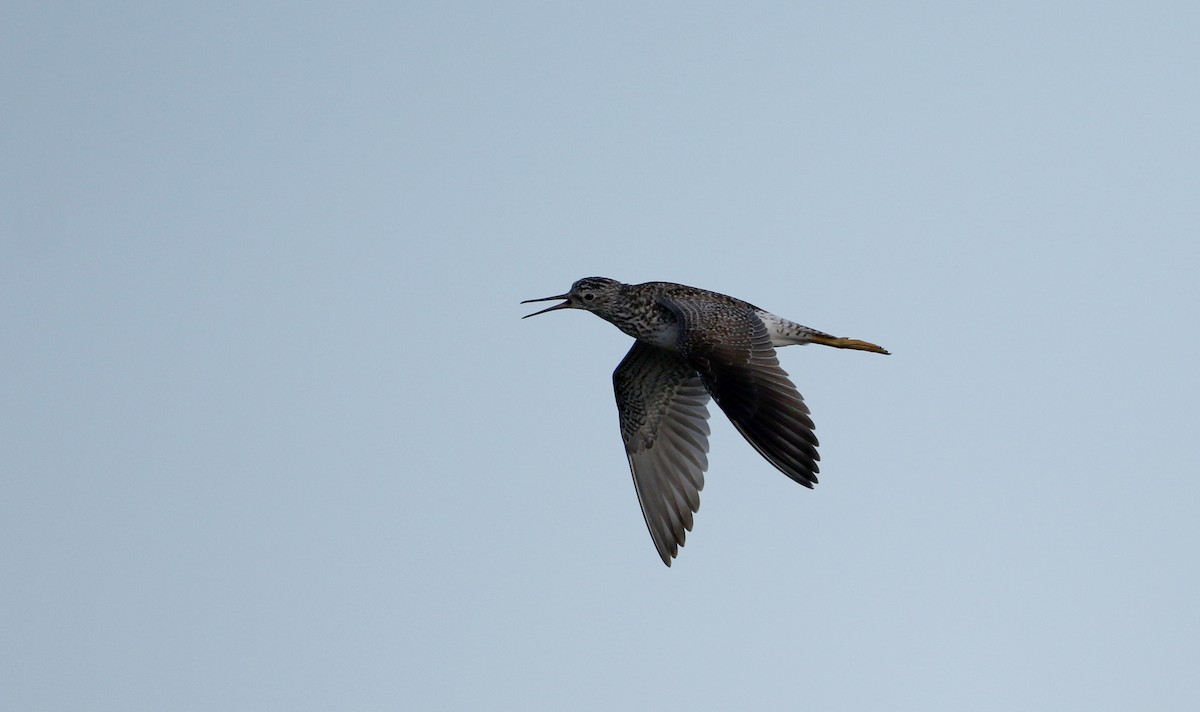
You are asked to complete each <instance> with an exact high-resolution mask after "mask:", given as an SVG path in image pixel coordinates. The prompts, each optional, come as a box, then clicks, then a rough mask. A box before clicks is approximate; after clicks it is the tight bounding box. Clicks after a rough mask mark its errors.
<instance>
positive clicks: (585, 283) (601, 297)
mask: <svg viewBox="0 0 1200 712" xmlns="http://www.w3.org/2000/svg"><path fill="white" fill-rule="evenodd" d="M622 286H624V285H622V284H621V283H620V282H618V281H617V280H615V279H608V278H607V277H584V278H583V279H581V280H579V281H577V282H575V284H572V285H571V291H569V292H567V293H566V294H559V295H556V296H553V297H542V298H541V299H526V300H525V301H523V302H521V303H522V304H528V303H530V302H548V301H551V300H553V299H565V300H566V301H564V302H563V303H562V304H555V305H554V306H552V307H549V308H547V309H543V310H541V311H536V312H534V313H532V314H526V315H525V316H523V317H521V318H522V319H528V318H529V317H531V316H537V315H538V314H545V313H546V312H552V311H556V310H558V309H583V310H584V311H590V312H595V313H598V314H601V315H603V314H604V313H605V311H606V310H607V309H609V308H611V307H612V306H613V305H615V304H616V303H617V300H618V299H619V297H620V291H621V287H622Z"/></svg>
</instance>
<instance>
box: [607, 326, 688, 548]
mask: <svg viewBox="0 0 1200 712" xmlns="http://www.w3.org/2000/svg"><path fill="white" fill-rule="evenodd" d="M613 390H614V391H615V392H616V397H617V411H618V413H619V415H620V418H621V438H622V439H623V440H624V441H625V454H626V455H627V456H628V457H629V469H630V470H632V472H633V485H634V487H635V488H636V489H637V495H638V502H639V503H641V505H642V516H644V517H645V518H646V527H647V528H649V529H650V538H652V539H653V540H654V546H655V548H656V549H658V555H659V556H661V557H662V560H663V563H664V564H666V565H667V566H670V565H671V559H672V558H674V557H675V556H676V555H677V554H678V553H679V547H680V546H683V540H684V537H685V536H686V532H688V531H691V529H692V513H693V512H695V511H697V510H698V509H699V508H700V490H701V489H703V488H704V471H705V470H707V469H708V455H707V453H708V432H709V431H708V408H707V407H706V404H707V403H708V391H706V390H705V388H704V384H703V383H701V382H700V376H699V374H697V373H696V370H695V369H694V368H692V367H691V366H689V365H688V364H687V362H686V361H684V360H683V358H681V357H680V355H679V354H677V353H674V352H672V351H667V350H665V349H660V348H658V347H656V346H650V345H647V344H643V343H641V342H635V343H634V345H633V348H631V349H630V350H629V353H628V354H626V355H625V358H624V359H623V360H622V361H621V365H619V366H617V370H616V371H614V372H613Z"/></svg>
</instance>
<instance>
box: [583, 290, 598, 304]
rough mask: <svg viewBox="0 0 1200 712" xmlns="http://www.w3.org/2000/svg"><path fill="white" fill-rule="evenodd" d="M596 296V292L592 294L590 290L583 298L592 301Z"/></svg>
mask: <svg viewBox="0 0 1200 712" xmlns="http://www.w3.org/2000/svg"><path fill="white" fill-rule="evenodd" d="M595 298H596V295H595V294H592V293H591V292H588V293H587V294H585V295H583V300H584V301H585V302H590V301H592V300H593V299H595Z"/></svg>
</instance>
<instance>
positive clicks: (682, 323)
mask: <svg viewBox="0 0 1200 712" xmlns="http://www.w3.org/2000/svg"><path fill="white" fill-rule="evenodd" d="M555 299H562V300H564V301H563V302H562V303H560V304H555V305H554V306H552V307H549V308H548V309H543V310H541V311H538V312H534V313H533V314H527V315H526V316H524V317H522V318H528V317H531V316H537V315H538V314H545V313H546V312H552V311H557V310H559V309H582V310H584V311H589V312H591V313H593V314H595V315H596V316H598V317H600V318H601V319H604V320H605V321H607V322H609V323H611V324H612V325H614V326H616V327H617V328H618V329H620V330H621V331H623V332H625V333H626V334H628V335H630V336H632V337H633V338H634V339H636V341H634V343H633V348H631V349H630V350H629V353H628V354H626V355H625V358H624V359H623V360H622V361H621V363H620V365H619V366H617V370H616V371H614V372H613V389H614V391H615V392H616V398H617V412H618V415H619V417H620V425H621V439H622V440H624V442H625V454H626V456H627V457H628V458H629V468H630V470H632V472H633V484H634V488H635V489H636V490H637V496H638V502H639V503H640V504H641V506H642V516H643V517H645V519H646V526H647V528H648V529H649V530H650V538H651V539H653V540H654V546H655V548H656V549H657V550H658V555H659V556H660V557H662V560H663V563H664V564H666V565H667V566H670V565H671V560H672V559H673V558H675V557H676V556H677V555H678V554H679V547H681V546H683V542H684V538H685V536H686V533H687V532H689V531H691V530H692V523H693V519H692V515H693V514H694V513H695V512H696V511H698V510H699V508H700V490H701V489H703V487H704V472H705V470H707V469H708V455H707V453H708V434H709V428H708V407H707V404H708V399H709V397H712V399H713V400H715V401H716V402H717V405H718V406H719V407H720V408H721V410H723V411H724V412H725V415H726V416H728V417H729V420H730V421H732V422H733V426H734V427H735V428H737V430H738V432H740V433H741V434H742V436H743V437H744V438H746V440H747V441H748V442H749V443H750V444H751V445H752V446H754V449H755V450H757V451H758V453H759V454H760V455H762V456H763V457H764V458H766V460H767V462H769V463H771V464H772V465H774V466H775V467H776V468H777V469H778V470H779V471H780V472H782V473H783V474H785V475H787V476H788V477H790V478H792V479H793V480H795V481H796V482H799V483H800V484H802V485H804V486H805V487H809V488H811V487H812V486H813V485H815V484H816V483H817V472H818V467H817V461H818V460H819V459H821V458H820V455H819V454H818V453H817V437H816V436H815V435H814V434H813V421H812V418H810V417H809V409H808V406H807V405H805V403H804V398H803V396H801V395H800V393H799V391H797V390H796V386H795V385H794V384H793V383H792V382H791V380H790V379H789V378H788V375H787V373H786V372H785V371H784V370H783V368H781V367H780V365H779V359H778V358H777V357H776V354H775V349H776V347H779V346H789V345H791V344H822V345H824V346H833V347H835V348H839V349H857V350H859V351H871V352H873V353H878V354H887V353H888V351H887V350H886V349H884V348H882V347H880V346H876V345H875V344H871V343H868V342H866V341H859V340H858V339H845V338H841V337H837V336H832V335H830V334H826V333H825V332H823V331H817V330H816V329H810V328H809V327H807V326H801V325H800V324H797V323H795V322H793V321H788V320H787V319H784V318H782V317H778V316H775V315H774V314H772V313H770V312H768V311H765V310H763V309H759V308H758V307H756V306H754V305H753V304H750V303H748V302H744V301H742V300H741V299H736V298H734V297H730V296H726V295H724V294H718V293H717V292H710V291H708V290H707V289H699V288H697V287H689V286H687V285H683V284H673V283H671V282H646V283H644V284H623V283H621V282H618V281H617V280H615V279H608V278H606V277H586V278H584V279H581V280H579V281H577V282H575V284H573V285H571V291H569V292H567V293H566V294H559V295H557V296H553V297H543V298H541V299H527V300H525V301H523V302H521V303H522V304H528V303H530V302H545V301H551V300H555Z"/></svg>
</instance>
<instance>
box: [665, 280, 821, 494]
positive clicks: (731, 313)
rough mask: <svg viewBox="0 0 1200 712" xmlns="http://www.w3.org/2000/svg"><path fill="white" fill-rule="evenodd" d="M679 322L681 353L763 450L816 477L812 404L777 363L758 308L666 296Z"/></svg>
mask: <svg viewBox="0 0 1200 712" xmlns="http://www.w3.org/2000/svg"><path fill="white" fill-rule="evenodd" d="M663 304H664V305H665V306H666V307H668V308H669V309H670V310H671V311H672V312H673V313H674V314H675V317H676V318H677V319H678V320H679V322H680V327H681V328H680V330H679V334H680V335H679V350H680V354H681V355H682V356H683V357H684V358H685V359H687V362H688V364H689V365H691V366H692V367H693V368H695V369H696V370H697V371H699V373H700V377H701V379H702V380H703V382H704V386H705V388H707V389H708V392H709V393H710V394H712V397H713V399H714V400H715V401H716V402H717V405H719V406H720V407H721V410H723V411H725V415H727V416H729V419H730V420H731V421H733V425H734V427H736V428H737V429H738V432H740V433H741V434H742V436H743V437H745V438H746V440H748V441H749V442H750V444H751V445H753V446H754V449H755V450H758V452H759V454H761V455H762V456H763V457H765V458H766V459H767V461H768V462H770V463H771V464H772V465H774V466H775V467H777V468H778V469H779V470H780V471H781V472H783V474H785V475H787V476H788V477H791V478H792V479H793V480H795V481H797V482H799V483H800V484H802V485H804V486H805V487H812V486H813V485H814V484H816V482H817V472H818V470H819V468H818V467H817V460H819V459H821V458H820V455H818V454H817V437H816V435H814V434H813V422H812V418H810V417H809V410H808V406H807V405H805V403H804V397H803V396H801V395H800V393H799V391H797V390H796V386H795V385H794V384H792V382H791V380H789V379H788V375H787V373H786V372H785V371H784V370H783V369H782V368H781V367H780V366H779V359H778V358H776V356H775V347H773V346H772V345H771V336H770V334H769V333H768V332H767V328H766V326H765V325H764V324H763V322H762V319H760V318H759V317H758V315H757V314H756V313H755V312H754V308H753V307H751V306H750V305H745V307H744V308H740V307H738V306H732V305H729V304H724V303H715V302H711V301H700V300H688V299H664V300H663Z"/></svg>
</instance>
